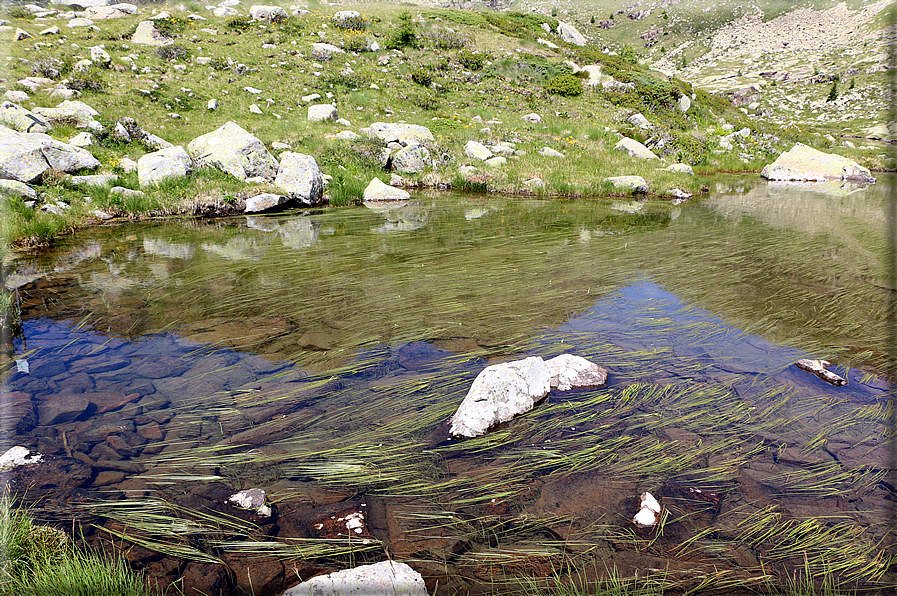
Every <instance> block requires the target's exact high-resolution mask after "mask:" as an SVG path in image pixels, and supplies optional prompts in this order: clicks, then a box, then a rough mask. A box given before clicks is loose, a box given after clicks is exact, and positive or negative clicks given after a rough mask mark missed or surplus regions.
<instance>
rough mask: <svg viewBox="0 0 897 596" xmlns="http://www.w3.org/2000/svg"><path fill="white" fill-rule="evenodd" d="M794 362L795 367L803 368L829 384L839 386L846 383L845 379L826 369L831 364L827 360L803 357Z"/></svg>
mask: <svg viewBox="0 0 897 596" xmlns="http://www.w3.org/2000/svg"><path fill="white" fill-rule="evenodd" d="M794 364H795V365H796V366H797V368H799V369H801V370H805V371H807V372H808V373H813V374H814V375H816V376H817V377H819V378H820V379H822V380H823V381H825V382H826V383H829V384H831V385H836V386H839V387H840V386H841V385H847V379H845V378H844V377H841V376H839V375H836V374H835V373H833V372H832V371H830V370H827V369H826V367H827V366H831V364H832V363H831V362H829V361H828V360H809V359H806V358H804V359H801V360H798V361H797V362H795V363H794Z"/></svg>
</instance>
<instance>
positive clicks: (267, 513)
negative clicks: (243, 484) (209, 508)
mask: <svg viewBox="0 0 897 596" xmlns="http://www.w3.org/2000/svg"><path fill="white" fill-rule="evenodd" d="M265 501H266V495H265V491H263V490H262V489H260V488H250V489H247V490H241V491H240V492H238V493H235V494H233V495H231V496H230V498H228V500H227V502H228V503H231V504H232V505H234V506H235V507H239V508H240V509H246V510H248V511H254V512H255V513H256V514H257V515H258V516H259V517H271V513H272V511H271V507H269V506H268V505H267V504H266V503H265Z"/></svg>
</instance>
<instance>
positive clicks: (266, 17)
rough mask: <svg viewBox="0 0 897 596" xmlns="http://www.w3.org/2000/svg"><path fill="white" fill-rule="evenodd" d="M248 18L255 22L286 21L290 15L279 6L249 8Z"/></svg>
mask: <svg viewBox="0 0 897 596" xmlns="http://www.w3.org/2000/svg"><path fill="white" fill-rule="evenodd" d="M249 16H251V17H252V18H254V19H255V20H256V21H276V20H279V19H284V20H286V19H287V17H289V16H290V15H288V14H287V11H286V10H284V9H283V8H281V7H280V6H252V7H250V8H249Z"/></svg>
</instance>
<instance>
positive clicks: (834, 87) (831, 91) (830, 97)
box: [825, 81, 838, 101]
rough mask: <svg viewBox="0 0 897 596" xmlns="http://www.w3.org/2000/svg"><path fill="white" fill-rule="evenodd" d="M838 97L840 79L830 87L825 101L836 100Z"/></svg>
mask: <svg viewBox="0 0 897 596" xmlns="http://www.w3.org/2000/svg"><path fill="white" fill-rule="evenodd" d="M836 99H838V81H834V82H832V88H831V89H829V92H828V97H826V98H825V101H835V100H836Z"/></svg>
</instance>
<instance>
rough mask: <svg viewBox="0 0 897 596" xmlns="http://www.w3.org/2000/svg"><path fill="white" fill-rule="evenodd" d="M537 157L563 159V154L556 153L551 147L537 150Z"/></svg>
mask: <svg viewBox="0 0 897 596" xmlns="http://www.w3.org/2000/svg"><path fill="white" fill-rule="evenodd" d="M539 155H542V156H544V157H565V156H564V154H563V153H561V152H560V151H556V150H554V149H552V148H551V147H542V148H541V149H539Z"/></svg>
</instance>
